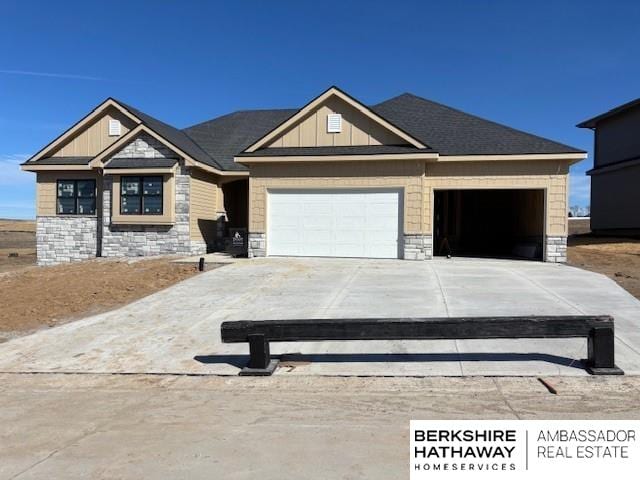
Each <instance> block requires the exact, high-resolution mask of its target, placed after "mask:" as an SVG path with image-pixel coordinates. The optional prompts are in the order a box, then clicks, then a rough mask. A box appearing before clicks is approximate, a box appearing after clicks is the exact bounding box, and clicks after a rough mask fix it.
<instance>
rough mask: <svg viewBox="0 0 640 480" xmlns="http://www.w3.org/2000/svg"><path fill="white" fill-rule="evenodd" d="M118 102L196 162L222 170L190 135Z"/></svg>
mask: <svg viewBox="0 0 640 480" xmlns="http://www.w3.org/2000/svg"><path fill="white" fill-rule="evenodd" d="M114 100H115V101H116V102H118V103H119V104H120V105H121V106H122V107H124V108H126V109H127V110H129V112H131V113H132V114H133V115H135V116H136V117H138V118H139V119H140V121H141V122H142V123H143V124H144V125H145V126H147V127H148V128H150V129H151V130H153V131H154V132H156V133H157V134H158V135H160V136H161V137H163V138H164V139H166V140H168V141H169V142H170V143H172V144H173V145H175V146H176V147H178V148H179V149H180V150H182V151H183V152H185V153H186V154H187V155H189V156H190V157H191V158H193V159H194V160H197V161H199V162H202V163H204V164H205V165H210V166H212V167H215V168H222V166H221V165H220V164H218V163H217V162H216V161H215V160H214V159H212V158H211V157H210V156H209V155H208V154H207V153H206V152H205V151H204V150H203V149H202V148H200V146H198V144H196V142H194V141H193V140H192V139H191V138H190V137H189V135H187V134H186V133H185V132H184V131H182V130H179V129H177V128H175V127H172V126H171V125H169V124H166V123H164V122H161V121H160V120H158V119H156V118H153V117H152V116H150V115H147V114H146V113H144V112H141V111H140V110H138V109H136V108H133V107H131V106H129V105H127V104H126V103H123V102H121V101H120V100H116V99H114Z"/></svg>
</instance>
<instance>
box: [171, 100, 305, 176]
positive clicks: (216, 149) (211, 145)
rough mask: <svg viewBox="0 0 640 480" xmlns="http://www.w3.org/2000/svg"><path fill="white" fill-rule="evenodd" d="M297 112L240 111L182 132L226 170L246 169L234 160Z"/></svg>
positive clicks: (290, 110)
mask: <svg viewBox="0 0 640 480" xmlns="http://www.w3.org/2000/svg"><path fill="white" fill-rule="evenodd" d="M296 112H297V110H294V109H286V110H243V111H239V112H234V113H230V114H228V115H224V116H222V117H218V118H214V119H213V120H209V121H208V122H203V123H199V124H197V125H193V126H192V127H189V128H185V129H184V130H183V131H184V132H185V133H186V134H187V135H189V137H191V138H192V139H193V140H194V141H195V142H196V143H197V144H198V145H200V147H202V149H203V150H205V151H206V152H207V153H208V154H209V155H210V156H211V157H212V158H213V159H215V161H216V162H217V163H219V164H220V166H221V167H222V168H223V169H225V170H247V168H246V167H245V166H244V165H239V164H237V163H235V162H234V161H233V157H234V156H236V155H237V154H239V153H240V152H242V151H243V150H244V149H245V148H247V147H248V146H249V145H251V144H253V143H254V142H255V141H256V140H258V139H260V138H261V137H263V136H264V135H265V134H266V133H267V132H270V131H271V130H273V129H274V128H275V127H277V126H278V125H280V124H281V123H282V122H284V121H285V120H287V119H288V118H289V117H291V116H292V115H293V114H295V113H296Z"/></svg>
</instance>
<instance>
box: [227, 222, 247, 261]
mask: <svg viewBox="0 0 640 480" xmlns="http://www.w3.org/2000/svg"><path fill="white" fill-rule="evenodd" d="M248 247H249V241H248V235H247V229H246V228H230V229H229V238H228V242H227V251H228V253H230V254H231V255H233V256H234V257H237V256H240V255H246V254H247V252H248Z"/></svg>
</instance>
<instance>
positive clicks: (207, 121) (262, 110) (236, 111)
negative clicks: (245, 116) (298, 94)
mask: <svg viewBox="0 0 640 480" xmlns="http://www.w3.org/2000/svg"><path fill="white" fill-rule="evenodd" d="M288 111H291V112H296V111H297V109H295V108H254V109H243V110H234V111H233V112H229V113H225V114H223V115H220V116H218V117H214V118H210V119H209V120H204V121H203V122H198V123H194V124H193V125H189V126H187V127H184V128H182V129H181V130H182V131H185V130H189V129H191V128H195V127H200V126H202V125H204V124H205V123H210V122H213V121H215V120H220V119H223V118H227V117H230V116H232V115H237V114H238V113H255V112H288Z"/></svg>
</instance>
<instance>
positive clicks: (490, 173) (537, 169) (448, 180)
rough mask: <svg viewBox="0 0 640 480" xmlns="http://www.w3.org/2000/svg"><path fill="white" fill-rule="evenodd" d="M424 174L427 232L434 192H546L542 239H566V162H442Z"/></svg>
mask: <svg viewBox="0 0 640 480" xmlns="http://www.w3.org/2000/svg"><path fill="white" fill-rule="evenodd" d="M426 172H427V173H426V177H425V199H426V201H425V203H424V211H425V219H426V221H427V231H429V232H431V230H432V225H431V223H432V218H433V214H432V205H433V190H434V189H468V188H474V189H480V188H539V189H545V191H546V199H545V204H546V211H547V212H546V225H545V233H546V235H554V236H566V235H567V195H568V180H569V176H568V173H569V165H568V163H567V162H561V161H526V162H525V161H515V162H509V161H494V162H492V161H487V162H450V163H447V162H442V163H430V164H427V170H426Z"/></svg>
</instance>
